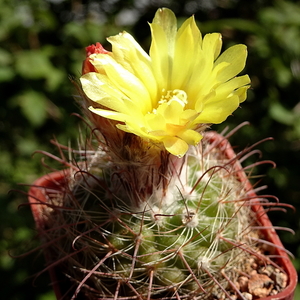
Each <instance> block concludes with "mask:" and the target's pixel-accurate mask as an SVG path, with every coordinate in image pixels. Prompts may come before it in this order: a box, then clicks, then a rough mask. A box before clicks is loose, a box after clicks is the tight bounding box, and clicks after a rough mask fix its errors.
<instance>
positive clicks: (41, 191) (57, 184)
mask: <svg viewBox="0 0 300 300" xmlns="http://www.w3.org/2000/svg"><path fill="white" fill-rule="evenodd" d="M205 139H206V140H208V141H209V142H210V143H211V146H213V147H218V148H220V149H221V150H222V151H223V152H224V154H225V155H226V156H227V158H229V159H234V158H235V157H236V154H235V153H234V151H233V149H232V148H231V146H230V144H229V142H228V140H227V139H225V138H224V137H223V136H221V135H219V134H217V133H215V132H208V133H206V136H205ZM234 164H235V168H236V172H237V174H238V177H239V179H240V181H241V182H243V183H244V185H245V188H246V189H247V190H248V191H249V195H250V196H251V198H252V200H251V201H253V202H254V205H253V206H252V209H253V211H254V212H255V213H256V215H257V221H258V223H259V224H260V225H262V226H263V227H264V229H263V230H261V232H262V234H263V235H264V238H265V239H266V240H267V241H269V242H271V243H272V244H275V245H276V246H277V247H276V248H275V254H276V256H278V258H277V264H279V265H280V266H281V267H282V269H283V270H284V271H285V272H286V274H287V276H288V284H287V287H286V288H285V289H284V290H283V291H282V292H280V293H278V294H277V295H274V296H268V297H265V298H260V300H293V297H294V291H295V288H296V285H297V272H296V270H295V268H294V266H293V264H292V262H291V260H290V259H289V257H288V255H287V253H286V252H285V251H284V250H283V249H284V247H283V245H282V243H281V241H280V239H279V237H278V235H277V233H276V231H275V230H274V228H273V226H272V224H271V222H270V220H269V218H268V216H267V214H266V212H265V211H264V208H263V207H262V206H261V205H260V204H259V199H258V196H257V195H256V194H255V192H254V191H253V188H252V185H251V183H250V182H249V180H248V178H247V176H246V174H245V173H244V171H243V169H242V167H241V165H240V163H239V162H238V161H237V160H236V161H235V162H234ZM68 173H69V172H68V170H63V171H57V172H53V173H50V174H47V175H45V176H42V177H41V178H39V179H37V180H36V181H35V182H34V184H33V185H32V187H31V188H30V190H29V202H30V204H31V210H32V214H33V217H34V220H35V223H36V227H37V230H38V232H39V235H40V237H41V239H42V240H43V235H44V231H45V223H46V219H45V209H47V208H48V207H49V205H48V204H49V202H48V199H49V197H48V195H49V194H50V193H51V194H53V193H61V192H62V191H61V187H62V186H64V185H66V182H67V179H66V176H67V175H68ZM255 202H257V203H256V204H255ZM50 257H51V253H50V252H49V251H48V250H47V249H45V258H46V260H47V261H49V258H50ZM48 270H49V272H50V277H51V282H52V284H53V289H54V292H55V295H56V297H57V299H62V298H63V295H65V294H67V293H68V287H69V286H70V283H69V282H68V281H67V280H66V278H65V276H62V274H60V273H59V270H58V268H56V267H55V266H52V267H49V268H48ZM64 299H65V298H64Z"/></svg>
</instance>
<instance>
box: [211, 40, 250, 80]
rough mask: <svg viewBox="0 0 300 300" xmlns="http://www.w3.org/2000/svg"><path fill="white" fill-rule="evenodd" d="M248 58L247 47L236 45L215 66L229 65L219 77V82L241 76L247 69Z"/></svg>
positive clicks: (223, 54)
mask: <svg viewBox="0 0 300 300" xmlns="http://www.w3.org/2000/svg"><path fill="white" fill-rule="evenodd" d="M246 58H247V47H246V46H245V45H235V46H232V47H230V48H229V49H227V50H226V51H225V52H223V53H222V54H221V56H220V57H219V58H218V59H217V60H216V62H215V65H218V64H220V63H222V62H227V63H229V65H228V66H227V67H226V68H224V69H223V71H222V72H220V73H219V75H218V76H217V80H218V81H223V82H224V81H227V80H229V79H231V78H233V77H234V76H236V75H237V74H239V73H240V72H241V71H242V70H243V69H244V67H245V63H246Z"/></svg>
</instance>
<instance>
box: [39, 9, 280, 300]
mask: <svg viewBox="0 0 300 300" xmlns="http://www.w3.org/2000/svg"><path fill="white" fill-rule="evenodd" d="M150 26H151V33H152V38H153V40H152V44H151V49H150V56H149V55H148V54H146V52H144V50H142V48H141V47H140V46H139V45H138V44H137V42H136V41H135V40H134V39H133V37H132V36H131V35H129V34H128V33H126V32H123V33H121V34H119V35H117V36H114V37H110V38H109V39H108V40H109V41H110V42H111V43H112V52H109V51H106V50H105V49H103V47H102V46H101V45H100V44H99V43H97V44H96V46H89V47H87V58H86V60H85V61H84V64H83V75H82V77H81V78H80V79H81V85H80V84H77V85H78V87H79V88H78V90H79V93H80V96H81V104H82V106H83V108H84V111H85V113H86V115H87V118H88V119H89V120H90V121H91V123H92V125H91V126H92V129H93V139H92V140H93V141H92V140H91V141H92V142H91V143H90V144H89V143H88V142H87V143H85V144H84V145H83V146H82V149H79V150H76V151H75V150H74V151H73V150H72V151H71V152H70V154H71V155H70V157H71V160H70V161H65V164H66V165H67V166H69V167H70V168H69V169H68V170H66V171H65V175H66V176H65V177H64V180H63V181H59V182H57V184H56V185H55V184H54V186H55V188H54V189H53V190H52V191H51V193H49V191H48V193H47V197H48V198H47V203H42V204H43V205H45V204H46V207H47V208H45V209H44V210H43V214H44V219H45V220H46V221H45V224H44V225H43V226H44V227H45V228H43V231H42V237H43V239H44V241H45V244H44V247H45V250H46V252H47V253H48V260H49V268H53V267H55V268H59V270H60V273H61V274H65V276H66V277H67V278H69V282H71V283H72V284H73V289H72V288H71V290H70V291H68V290H66V294H67V295H68V296H67V298H68V297H69V296H70V295H72V296H70V297H72V299H75V298H78V299H82V298H83V299H124V300H125V299H147V300H150V299H226V298H227V299H236V298H237V297H239V298H241V299H243V295H242V293H243V290H240V289H239V287H238V284H237V281H238V277H239V276H240V275H241V274H244V273H249V272H250V271H251V263H249V262H250V261H252V263H253V264H256V265H260V264H261V265H264V266H265V265H270V266H272V265H273V266H274V265H276V264H275V263H272V262H271V261H270V260H269V259H268V258H267V257H266V256H265V255H264V251H263V250H262V248H263V247H261V245H259V244H262V245H264V246H265V245H269V244H270V242H264V241H263V236H262V235H261V234H260V232H259V229H260V224H259V223H258V222H257V219H256V212H255V211H254V210H253V209H252V207H253V205H254V204H255V203H256V204H257V203H258V202H260V201H261V200H259V199H257V198H256V195H254V194H253V191H252V192H251V191H250V190H249V184H245V182H246V181H245V175H241V173H242V172H243V169H242V167H241V166H240V164H239V162H238V159H239V158H240V156H235V155H234V154H232V153H231V155H228V151H229V150H228V143H227V142H226V141H225V139H223V138H221V137H217V138H216V135H214V134H213V133H211V132H204V131H205V129H206V128H207V127H208V126H209V125H210V124H213V123H221V122H222V121H224V120H225V119H226V118H227V117H228V115H230V114H231V113H232V112H233V111H234V110H235V109H236V108H237V107H238V106H239V103H240V102H242V101H244V100H245V98H246V92H247V89H248V88H249V82H250V80H249V77H248V76H247V75H243V76H237V75H238V73H239V72H240V71H241V70H242V69H243V68H244V65H245V60H246V56H247V52H246V47H245V46H244V45H237V46H233V47H231V48H229V49H227V50H226V51H225V52H224V53H223V54H221V55H219V54H220V50H221V45H222V42H221V36H220V34H215V33H214V34H211V35H206V36H205V37H204V38H203V39H202V35H201V32H200V31H199V29H198V27H197V26H196V23H195V20H194V18H193V17H192V18H189V19H188V20H187V21H185V22H184V24H183V25H182V26H181V28H180V29H179V30H178V31H177V29H176V18H175V16H174V14H173V13H172V12H171V11H170V10H168V9H161V10H159V11H158V12H157V13H156V15H155V18H154V20H153V23H152V24H151V25H150ZM58 146H59V148H60V150H61V151H62V150H63V148H64V147H61V146H60V145H58ZM249 150H250V149H249ZM250 153H251V152H250ZM72 155H73V156H74V157H73V156H72ZM76 155H77V157H76ZM78 155H79V157H78ZM58 160H59V161H63V159H58ZM262 201H265V200H262ZM249 268H250V271H249Z"/></svg>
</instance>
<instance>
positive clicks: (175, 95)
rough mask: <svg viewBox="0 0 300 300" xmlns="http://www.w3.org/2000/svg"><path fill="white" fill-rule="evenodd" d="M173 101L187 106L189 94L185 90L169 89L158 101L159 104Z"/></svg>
mask: <svg viewBox="0 0 300 300" xmlns="http://www.w3.org/2000/svg"><path fill="white" fill-rule="evenodd" d="M163 93H165V90H163ZM173 101H176V102H178V103H179V104H180V105H181V106H182V107H185V105H186V104H187V102H188V100H187V94H186V92H185V91H183V90H177V89H175V90H171V91H167V92H166V93H165V95H163V96H162V97H161V99H160V100H159V101H158V104H163V103H167V104H171V103H172V102H173Z"/></svg>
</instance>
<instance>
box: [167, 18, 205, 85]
mask: <svg viewBox="0 0 300 300" xmlns="http://www.w3.org/2000/svg"><path fill="white" fill-rule="evenodd" d="M201 43H202V37H201V32H200V30H199V29H198V27H197V25H196V23H195V19H194V17H191V18H189V19H187V20H186V21H185V22H184V23H183V24H182V26H181V27H180V28H179V30H178V33H177V36H176V44H175V53H174V61H173V69H172V82H171V84H172V87H174V88H177V89H184V87H185V85H186V83H187V81H188V80H189V78H190V76H191V68H192V67H193V66H194V64H195V59H196V58H197V52H198V51H197V48H199V47H200V46H201Z"/></svg>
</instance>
